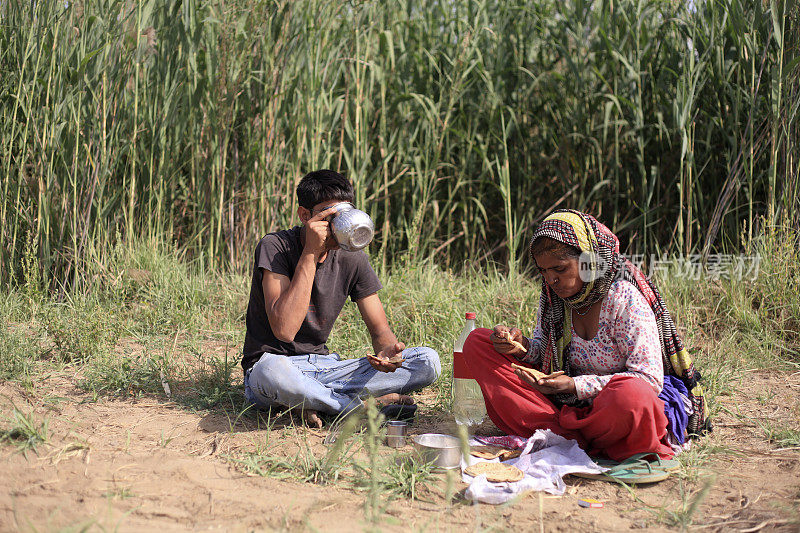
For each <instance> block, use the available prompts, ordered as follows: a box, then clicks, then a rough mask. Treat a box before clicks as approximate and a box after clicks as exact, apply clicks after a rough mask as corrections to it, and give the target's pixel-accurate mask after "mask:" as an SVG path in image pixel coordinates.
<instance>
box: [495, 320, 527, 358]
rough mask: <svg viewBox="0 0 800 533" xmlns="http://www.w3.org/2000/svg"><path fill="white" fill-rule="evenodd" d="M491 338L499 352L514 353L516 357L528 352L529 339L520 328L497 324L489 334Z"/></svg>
mask: <svg viewBox="0 0 800 533" xmlns="http://www.w3.org/2000/svg"><path fill="white" fill-rule="evenodd" d="M489 340H490V341H492V345H493V346H494V349H495V350H496V351H497V352H498V353H502V354H506V355H512V356H514V357H516V358H520V357H522V356H523V355H525V354H526V353H528V340H527V339H526V338H525V336H524V335H523V334H522V331H521V330H520V329H519V328H509V327H508V326H503V325H502V324H500V325H497V326H495V327H494V329H493V330H492V334H491V335H489Z"/></svg>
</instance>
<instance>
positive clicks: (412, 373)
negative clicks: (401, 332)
mask: <svg viewBox="0 0 800 533" xmlns="http://www.w3.org/2000/svg"><path fill="white" fill-rule="evenodd" d="M403 357H404V358H405V361H403V366H402V367H401V368H398V369H397V370H395V371H394V372H380V371H378V370H375V369H374V368H372V366H371V365H370V364H369V361H367V359H366V357H362V358H360V359H344V360H342V359H341V358H340V357H339V355H338V354H335V353H332V354H328V355H319V354H306V355H278V354H272V353H265V354H264V355H262V356H261V359H259V360H258V361H257V362H256V364H254V365H253V366H252V367H251V368H250V369H249V370H248V371H247V373H246V374H245V377H244V394H245V397H247V399H248V400H249V401H250V402H251V403H253V404H255V405H256V406H257V407H260V408H264V409H266V408H269V407H273V406H274V407H280V408H287V407H303V408H304V409H312V410H314V411H319V412H321V413H331V414H336V413H341V412H344V411H350V410H352V409H355V408H356V407H359V406H360V405H361V398H364V397H366V396H383V395H384V394H389V393H392V392H397V393H400V394H406V393H409V392H411V391H415V390H417V389H421V388H422V387H425V386H426V385H430V384H431V383H433V382H434V381H436V379H437V378H438V377H439V374H441V365H440V363H439V355H438V354H437V353H436V352H435V351H434V350H432V349H430V348H425V347H418V348H406V349H405V350H403Z"/></svg>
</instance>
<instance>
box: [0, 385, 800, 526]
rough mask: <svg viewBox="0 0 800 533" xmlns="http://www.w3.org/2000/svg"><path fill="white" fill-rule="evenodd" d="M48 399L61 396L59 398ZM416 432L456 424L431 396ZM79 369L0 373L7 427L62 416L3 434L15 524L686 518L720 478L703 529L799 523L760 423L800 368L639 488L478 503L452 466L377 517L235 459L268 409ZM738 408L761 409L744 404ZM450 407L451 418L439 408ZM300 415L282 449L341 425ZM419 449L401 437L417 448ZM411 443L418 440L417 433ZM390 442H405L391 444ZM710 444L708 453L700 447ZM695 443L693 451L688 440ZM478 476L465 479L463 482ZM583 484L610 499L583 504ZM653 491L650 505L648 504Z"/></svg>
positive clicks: (793, 453) (782, 408)
mask: <svg viewBox="0 0 800 533" xmlns="http://www.w3.org/2000/svg"><path fill="white" fill-rule="evenodd" d="M48 399H49V400H48ZM419 399H420V401H421V403H422V408H421V409H420V417H419V419H418V421H417V424H416V425H415V426H413V427H412V428H411V429H412V431H411V432H412V433H422V432H426V431H430V430H439V431H447V430H448V429H449V426H448V423H447V422H444V421H441V419H442V417H443V415H441V414H436V413H435V411H433V410H432V409H431V408H430V407H428V408H426V405H425V404H426V402H427V403H428V404H430V403H431V401H432V399H431V398H427V399H426V398H425V397H424V396H423V397H421V398H419ZM90 400H91V398H90V397H89V396H88V395H87V394H85V393H82V392H80V391H78V390H76V388H75V387H74V384H73V380H72V379H70V378H69V377H68V376H55V377H51V378H49V379H46V380H43V381H42V382H41V383H40V387H39V388H38V389H37V391H36V393H35V395H30V394H28V393H25V392H24V391H23V389H21V388H20V387H19V386H18V385H16V384H13V383H0V428H3V425H4V424H6V422H5V419H6V417H7V416H8V415H9V413H10V411H11V405H12V402H13V404H15V405H16V406H17V407H18V408H20V409H22V410H23V411H28V410H33V411H34V412H35V413H36V416H37V417H38V419H39V420H43V419H44V418H47V420H48V421H49V433H50V439H49V441H48V442H47V443H46V444H44V445H40V446H39V447H38V448H37V450H36V452H35V453H32V452H30V451H29V452H28V453H27V456H25V455H23V454H21V453H19V452H18V451H17V449H16V448H15V447H14V446H11V445H8V444H6V445H0V469H1V471H2V480H3V481H2V486H0V529H2V530H3V531H9V530H22V531H31V530H37V531H52V530H61V529H68V530H82V529H84V528H86V529H89V530H115V531H116V530H119V531H145V530H147V531H153V530H160V531H174V530H225V531H251V530H289V531H298V530H323V531H352V530H364V529H380V530H385V531H395V530H396V531H400V530H403V531H460V530H466V529H468V530H474V531H479V530H490V529H495V530H509V529H516V530H527V531H618V530H629V529H641V528H648V529H651V530H668V529H677V528H679V527H680V526H678V525H675V522H674V521H673V522H670V521H669V516H668V515H669V513H668V511H672V512H677V513H680V511H681V509H682V507H681V505H682V502H688V501H691V500H692V497H693V496H694V495H696V494H697V493H698V491H700V490H701V489H702V487H703V486H704V485H707V483H706V480H711V482H712V483H713V485H711V486H710V491H709V492H708V494H707V495H706V496H705V498H704V499H703V500H702V503H701V505H700V507H699V509H698V510H697V511H696V512H695V513H694V515H693V521H692V525H691V526H690V529H694V530H697V531H732V530H738V531H747V532H755V531H798V530H800V522H799V521H798V520H800V513H799V511H798V509H800V449H798V448H788V449H786V448H785V449H781V448H779V447H777V446H775V445H771V444H769V443H767V442H766V440H765V438H764V431H763V429H762V427H761V425H760V423H762V424H763V423H765V422H764V421H768V422H771V423H773V424H778V425H781V426H783V427H794V428H800V424H799V423H798V420H799V419H800V373H799V374H784V375H767V374H766V373H760V372H751V373H749V374H748V375H746V376H743V377H742V380H741V382H740V383H739V384H738V385H737V387H736V393H735V394H734V395H733V396H729V397H723V398H721V403H722V405H723V406H724V411H725V410H727V411H728V413H725V412H723V413H722V414H721V415H720V416H719V417H717V419H716V429H715V432H714V433H713V435H711V436H710V437H708V439H709V442H710V443H711V444H714V445H715V446H714V447H713V453H710V454H709V455H708V458H707V460H706V461H705V464H704V465H703V466H702V467H699V468H690V469H687V472H684V474H683V475H679V476H673V477H672V478H670V479H669V480H667V481H665V482H662V483H659V484H655V485H651V486H642V487H639V488H636V489H634V490H633V491H632V492H629V491H628V490H626V489H625V488H624V487H620V486H616V485H612V484H608V483H605V482H601V481H589V480H580V479H577V478H572V477H569V478H567V484H568V486H569V490H568V493H567V494H565V495H564V496H562V497H553V496H548V495H539V494H532V495H530V496H527V497H526V498H524V499H522V500H520V501H518V502H516V503H514V504H513V505H507V506H497V507H494V506H489V505H471V504H470V503H469V502H466V501H464V500H463V498H461V499H459V498H456V499H455V500H454V502H453V503H452V504H450V505H448V504H447V503H446V502H445V499H444V497H443V494H444V490H445V489H444V488H443V487H444V486H445V476H444V475H440V476H439V477H438V478H437V480H436V482H435V483H434V486H432V487H431V489H429V490H427V491H423V497H424V499H425V500H426V501H422V502H421V501H410V500H407V499H401V498H396V499H393V500H391V501H389V500H388V499H387V500H386V501H384V502H383V503H384V504H387V505H386V510H385V512H384V514H383V516H382V519H381V521H380V522H379V523H378V524H377V525H376V526H373V525H372V524H370V523H368V522H367V521H366V519H365V514H364V501H365V497H366V496H365V492H363V491H358V490H355V489H352V488H347V486H346V485H345V484H341V483H340V484H339V485H324V486H323V485H315V484H310V483H301V482H298V481H281V480H277V479H271V478H264V477H259V476H255V475H252V474H250V475H248V474H246V473H244V472H243V470H242V469H240V468H237V467H236V466H235V465H234V464H232V462H231V461H229V460H228V459H227V457H229V456H235V455H236V454H237V453H240V452H242V451H252V450H253V449H255V447H256V446H257V445H258V444H259V443H261V444H262V445H263V443H264V441H265V438H266V431H265V430H264V429H258V428H257V427H256V423H255V421H254V420H253V418H249V419H247V420H246V421H245V423H242V422H241V421H240V422H239V423H237V424H235V425H234V426H233V430H231V423H230V421H229V420H228V418H227V416H226V415H225V414H224V412H222V411H219V410H217V411H211V412H206V413H201V414H196V413H193V412H190V411H189V410H187V409H185V408H183V407H181V406H178V405H174V404H171V403H169V402H167V401H166V400H161V399H158V398H151V399H141V398H140V399H135V400H108V399H105V400H104V399H101V400H99V401H96V402H93V401H90ZM731 413H748V414H749V415H751V416H753V417H756V418H760V420H755V419H754V420H752V421H748V420H746V419H745V420H744V421H743V419H742V418H741V417H736V416H732V414H731ZM437 418H438V419H439V420H438V421H437ZM285 422H286V421H281V420H279V421H278V424H276V426H275V427H274V428H273V430H272V431H271V433H270V446H271V448H270V453H272V454H282V453H283V454H288V455H291V454H294V453H297V450H298V446H300V447H302V446H304V445H305V444H304V443H308V445H309V446H310V447H311V448H312V449H313V450H315V451H316V452H317V453H319V454H320V455H322V454H324V451H325V445H324V444H323V443H322V441H323V438H324V437H325V435H326V434H327V431H326V430H322V431H312V430H309V429H307V428H303V427H295V426H293V425H291V424H287V423H285ZM403 451H404V450H401V452H403ZM405 451H410V448H407V449H406V450H405ZM382 453H393V451H392V450H390V449H389V448H386V447H383V450H382ZM695 456H697V453H695ZM687 457H691V456H687ZM464 487H465V485H463V484H461V483H460V481H459V482H458V484H457V485H456V489H457V490H461V489H463V488H464ZM578 497H593V498H596V499H598V500H601V501H603V502H605V507H604V508H602V509H584V508H581V507H579V506H578V505H577V499H578ZM648 506H650V509H649V510H648V508H647V507H648Z"/></svg>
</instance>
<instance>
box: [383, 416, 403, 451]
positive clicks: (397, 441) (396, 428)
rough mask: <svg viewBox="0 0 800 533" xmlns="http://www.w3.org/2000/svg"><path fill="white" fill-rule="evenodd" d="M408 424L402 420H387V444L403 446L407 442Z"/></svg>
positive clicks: (392, 446)
mask: <svg viewBox="0 0 800 533" xmlns="http://www.w3.org/2000/svg"><path fill="white" fill-rule="evenodd" d="M407 434H408V424H407V423H406V422H403V421H402V420H389V421H388V422H386V445H387V446H389V447H391V448H402V447H403V446H405V444H406V435H407Z"/></svg>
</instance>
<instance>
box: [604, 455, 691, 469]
mask: <svg viewBox="0 0 800 533" xmlns="http://www.w3.org/2000/svg"><path fill="white" fill-rule="evenodd" d="M647 457H655V459H653V460H652V461H648V460H647ZM594 462H595V463H596V464H597V465H598V466H602V467H605V468H614V467H617V466H623V467H636V466H645V465H650V466H652V467H655V468H657V469H658V470H663V471H664V472H677V471H678V470H680V469H681V464H680V462H678V461H676V460H675V459H662V458H661V457H660V456H659V455H658V454H657V453H652V452H651V453H637V454H636V455H631V456H630V457H628V458H627V459H625V460H624V461H622V462H621V463H618V462H617V461H612V460H611V459H594Z"/></svg>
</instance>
